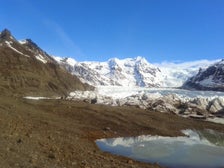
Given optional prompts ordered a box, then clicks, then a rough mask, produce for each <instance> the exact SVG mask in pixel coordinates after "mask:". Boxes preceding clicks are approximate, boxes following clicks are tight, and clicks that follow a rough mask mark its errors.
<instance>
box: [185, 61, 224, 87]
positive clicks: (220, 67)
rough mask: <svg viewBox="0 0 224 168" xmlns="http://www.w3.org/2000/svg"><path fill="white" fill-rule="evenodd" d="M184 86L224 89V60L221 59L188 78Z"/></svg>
mask: <svg viewBox="0 0 224 168" xmlns="http://www.w3.org/2000/svg"><path fill="white" fill-rule="evenodd" d="M183 88H185V89H197V90H214V91H224V60H221V61H219V62H217V63H215V64H213V65H211V66H209V67H208V68H206V69H200V70H199V72H198V73H197V74H196V75H195V76H193V77H191V78H190V79H188V80H187V81H186V82H185V83H184V85H183Z"/></svg>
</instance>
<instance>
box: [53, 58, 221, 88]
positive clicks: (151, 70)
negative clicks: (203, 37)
mask: <svg viewBox="0 0 224 168" xmlns="http://www.w3.org/2000/svg"><path fill="white" fill-rule="evenodd" d="M55 59H56V60H57V61H58V62H59V63H60V64H61V65H62V66H64V67H65V68H66V69H67V70H68V71H69V72H70V73H72V74H73V75H76V76H77V77H79V79H80V80H81V81H83V82H86V83H89V84H90V85H94V86H97V85H106V86H114V85H115V86H130V87H133V86H134V87H135V86H137V87H181V86H182V85H183V83H184V82H186V81H187V80H188V79H189V78H191V77H193V76H194V75H196V74H197V73H198V72H199V69H204V70H205V69H206V68H208V67H209V66H211V65H212V64H214V63H215V62H216V61H206V60H202V61H195V62H186V63H179V64H175V63H161V64H150V63H149V62H148V61H147V60H146V59H145V58H143V57H136V58H126V59H123V60H120V59H117V58H113V59H109V60H108V61H107V62H77V61H75V60H74V59H72V58H60V57H55ZM220 78H222V79H223V78H224V77H223V76H222V77H220ZM222 81H223V80H222ZM188 89H194V88H193V87H190V86H189V87H188Z"/></svg>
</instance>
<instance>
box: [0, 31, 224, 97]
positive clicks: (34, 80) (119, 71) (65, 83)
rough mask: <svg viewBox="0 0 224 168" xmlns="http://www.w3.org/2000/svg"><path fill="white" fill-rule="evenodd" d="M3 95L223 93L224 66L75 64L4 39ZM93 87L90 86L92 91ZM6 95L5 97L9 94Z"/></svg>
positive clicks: (0, 41)
mask: <svg viewBox="0 0 224 168" xmlns="http://www.w3.org/2000/svg"><path fill="white" fill-rule="evenodd" d="M0 74H1V76H0V91H2V92H8V90H10V91H11V92H12V93H13V92H16V93H20V94H36V93H38V94H48V93H51V94H53V93H57V94H64V95H66V94H67V93H68V92H70V91H73V90H87V89H93V87H92V86H102V85H104V86H114V85H115V86H125V87H181V86H182V85H183V87H182V88H187V89H200V90H219V91H224V87H223V85H224V61H223V60H222V61H220V60H219V61H217V60H214V61H206V60H202V61H195V62H185V63H161V64H151V63H149V62H148V61H147V60H146V59H145V58H144V57H140V56H138V57H136V58H126V59H122V60H120V59H118V58H111V59H109V60H108V61H106V62H91V61H88V62H87V61H86V62H77V61H76V60H74V59H72V58H61V57H53V56H50V55H49V54H47V53H46V52H45V51H43V50H42V49H41V48H40V47H39V46H38V45H37V44H35V43H34V42H33V41H32V40H30V39H26V40H21V41H17V40H16V39H15V38H14V37H13V36H12V35H11V33H10V31H9V30H7V29H5V30H3V31H2V32H1V33H0ZM90 85H92V86H90ZM6 90H7V91H6Z"/></svg>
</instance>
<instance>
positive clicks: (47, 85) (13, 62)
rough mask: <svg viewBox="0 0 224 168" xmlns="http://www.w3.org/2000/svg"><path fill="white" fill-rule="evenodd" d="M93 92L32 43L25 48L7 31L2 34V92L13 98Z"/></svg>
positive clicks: (0, 43) (0, 78) (24, 45)
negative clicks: (77, 91)
mask: <svg viewBox="0 0 224 168" xmlns="http://www.w3.org/2000/svg"><path fill="white" fill-rule="evenodd" d="M86 89H92V87H90V86H89V85H87V84H83V83H81V81H80V80H79V79H78V78H77V77H76V76H73V75H71V74H70V73H68V72H67V70H65V69H64V68H63V67H62V66H61V65H59V64H58V63H57V61H55V60H54V59H53V58H51V56H50V55H48V54H47V53H46V52H45V51H43V50H42V49H41V48H39V47H38V45H36V44H35V43H34V42H32V41H31V40H27V41H26V42H24V43H23V44H21V42H19V41H17V40H16V38H15V37H13V36H12V34H11V32H10V31H9V30H7V29H5V30H3V31H2V32H1V34H0V91H2V93H5V94H12V95H38V96H49V95H66V94H68V93H69V92H70V91H73V90H86Z"/></svg>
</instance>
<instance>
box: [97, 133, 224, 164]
mask: <svg viewBox="0 0 224 168" xmlns="http://www.w3.org/2000/svg"><path fill="white" fill-rule="evenodd" d="M182 132H183V133H184V134H185V136H180V137H163V136H150V135H148V136H147V135H143V136H138V137H120V138H110V139H99V140H97V141H96V144H97V146H98V147H99V148H100V149H101V150H102V151H105V152H110V153H112V154H116V155H121V156H125V157H128V158H132V159H134V160H138V161H142V162H148V163H158V164H160V165H162V166H166V167H168V168H179V167H181V168H221V167H224V134H223V133H219V132H215V131H213V130H204V131H196V130H183V131H182Z"/></svg>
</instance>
